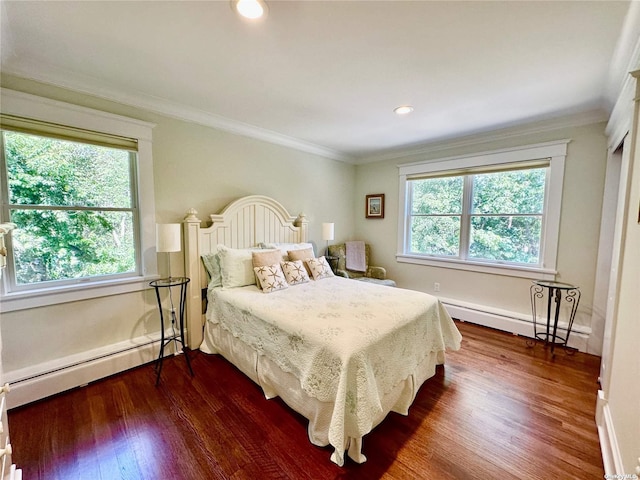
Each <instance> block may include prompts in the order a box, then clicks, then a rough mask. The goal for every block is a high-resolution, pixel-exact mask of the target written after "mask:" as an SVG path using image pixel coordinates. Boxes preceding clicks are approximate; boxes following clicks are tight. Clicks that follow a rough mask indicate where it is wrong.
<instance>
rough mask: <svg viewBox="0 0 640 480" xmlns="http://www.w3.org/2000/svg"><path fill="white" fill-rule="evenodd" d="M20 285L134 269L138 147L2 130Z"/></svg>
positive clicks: (6, 196)
mask: <svg viewBox="0 0 640 480" xmlns="http://www.w3.org/2000/svg"><path fill="white" fill-rule="evenodd" d="M3 152H4V163H5V169H6V175H7V187H6V189H7V192H5V193H3V199H4V202H5V205H6V206H5V208H6V210H8V213H9V218H10V221H12V222H14V223H16V224H17V229H16V230H15V232H14V235H13V238H12V247H13V248H12V251H13V270H14V278H15V282H16V284H17V285H27V284H38V283H41V282H50V281H58V280H71V279H83V278H89V277H96V276H105V275H121V274H126V273H130V272H135V270H136V264H137V263H136V248H135V242H136V232H135V228H134V224H135V221H136V219H135V218H134V217H135V216H136V209H135V195H134V193H133V192H135V188H134V187H133V178H132V176H133V174H132V172H133V171H135V169H134V162H135V160H136V155H135V153H133V152H129V151H126V150H120V149H115V148H107V147H103V146H96V145H90V144H85V143H78V142H71V141H64V140H58V139H54V138H48V137H41V136H36V135H30V134H24V133H17V132H12V131H4V132H3Z"/></svg>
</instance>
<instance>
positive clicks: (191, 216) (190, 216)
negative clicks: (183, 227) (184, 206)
mask: <svg viewBox="0 0 640 480" xmlns="http://www.w3.org/2000/svg"><path fill="white" fill-rule="evenodd" d="M184 221H185V222H198V223H200V219H199V218H198V211H197V210H196V209H195V208H190V209H189V210H187V214H186V215H185V217H184Z"/></svg>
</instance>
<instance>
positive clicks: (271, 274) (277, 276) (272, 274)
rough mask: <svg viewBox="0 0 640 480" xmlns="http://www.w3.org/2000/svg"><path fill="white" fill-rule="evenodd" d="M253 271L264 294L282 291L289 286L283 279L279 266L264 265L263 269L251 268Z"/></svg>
mask: <svg viewBox="0 0 640 480" xmlns="http://www.w3.org/2000/svg"><path fill="white" fill-rule="evenodd" d="M253 271H254V272H255V274H256V277H258V280H259V281H260V285H262V291H263V292H264V293H271V292H275V291H276V290H284V289H285V288H287V287H288V286H289V285H287V281H286V280H285V278H284V273H282V268H280V264H278V263H276V264H274V265H265V266H263V267H253Z"/></svg>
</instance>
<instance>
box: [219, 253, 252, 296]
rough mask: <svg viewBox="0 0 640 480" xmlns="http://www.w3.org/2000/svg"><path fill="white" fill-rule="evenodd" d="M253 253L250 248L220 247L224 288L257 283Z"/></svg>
mask: <svg viewBox="0 0 640 480" xmlns="http://www.w3.org/2000/svg"><path fill="white" fill-rule="evenodd" d="M253 251H254V250H253V249H250V248H229V247H225V246H224V245H218V255H219V258H220V272H221V277H222V286H223V287H225V288H232V287H243V286H245V285H253V284H255V283H256V277H255V275H254V272H253V257H252V252H253Z"/></svg>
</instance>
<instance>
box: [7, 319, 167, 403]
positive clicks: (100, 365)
mask: <svg viewBox="0 0 640 480" xmlns="http://www.w3.org/2000/svg"><path fill="white" fill-rule="evenodd" d="M168 334H169V332H167V335H168ZM172 345H173V343H171V344H169V345H167V347H166V348H165V353H167V354H170V353H173V346H172ZM159 349H160V333H159V332H158V333H155V334H153V335H148V336H143V337H137V338H134V339H131V340H126V341H124V342H119V343H115V344H112V345H108V346H106V347H101V348H97V349H94V350H89V351H87V352H82V353H80V354H76V355H69V356H67V357H64V358H61V359H57V360H54V361H51V362H45V363H41V364H38V365H34V366H31V367H27V368H22V369H19V370H13V371H7V372H5V374H4V378H5V381H7V382H8V383H9V384H10V385H11V393H10V394H9V395H7V406H8V408H15V407H19V406H21V405H25V404H27V403H31V402H34V401H36V400H41V399H43V398H46V397H48V396H51V395H55V394H56V393H60V392H64V391H65V390H69V389H72V388H75V387H79V386H81V385H86V384H87V383H90V382H93V381H95V380H99V379H101V378H104V377H108V376H110V375H113V374H115V373H119V372H123V371H125V370H128V369H130V368H134V367H138V366H140V365H144V364H145V363H149V362H152V361H153V360H155V359H156V357H157V355H158V353H159V351H160V350H159Z"/></svg>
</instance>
